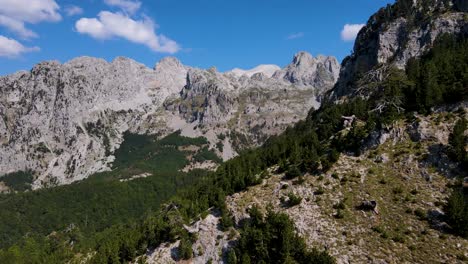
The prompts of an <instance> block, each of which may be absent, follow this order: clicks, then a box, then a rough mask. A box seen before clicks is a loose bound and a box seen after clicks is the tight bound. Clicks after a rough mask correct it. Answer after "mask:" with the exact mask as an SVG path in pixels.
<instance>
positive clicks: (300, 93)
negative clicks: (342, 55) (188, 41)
mask: <svg viewBox="0 0 468 264" xmlns="http://www.w3.org/2000/svg"><path fill="white" fill-rule="evenodd" d="M339 67H340V66H339V64H338V62H337V61H336V59H335V58H333V57H325V56H318V57H316V58H314V57H312V56H311V55H310V54H308V53H305V52H299V53H298V54H296V55H295V56H294V58H293V61H292V62H291V64H289V65H288V66H286V67H285V68H284V69H279V67H273V68H272V67H271V66H270V67H260V68H258V69H257V70H253V72H252V74H249V73H248V72H245V73H243V72H239V71H235V72H226V73H220V72H218V71H217V70H216V69H215V68H212V69H209V70H202V69H197V68H192V67H189V66H185V65H183V64H182V63H181V62H180V61H178V60H177V59H175V58H171V57H168V58H164V59H162V60H161V61H160V62H159V63H158V64H157V65H156V66H155V68H154V69H149V68H147V67H146V66H144V65H142V64H139V63H137V62H135V61H133V60H131V59H128V58H123V57H119V58H116V59H115V60H114V61H112V62H110V63H109V62H106V61H104V60H102V59H97V58H90V57H81V58H76V59H73V60H71V61H69V62H66V63H64V64H60V63H58V62H56V61H49V62H42V63H39V64H37V65H36V66H34V68H33V69H32V70H31V71H29V72H26V71H22V72H18V73H15V74H12V75H9V76H5V77H1V78H0V91H1V93H0V115H1V116H2V119H0V143H1V144H0V175H3V174H7V173H13V172H18V171H20V170H21V171H29V172H31V174H32V187H33V188H34V189H37V188H41V187H47V186H56V185H61V184H68V183H71V182H74V181H77V180H81V179H84V178H87V177H88V176H89V175H92V174H93V173H96V172H103V171H108V170H109V169H110V167H111V166H112V163H113V160H114V155H113V154H114V152H115V151H116V150H117V149H118V148H119V146H120V144H121V143H122V141H123V139H124V138H123V135H124V133H125V132H129V133H134V134H140V135H157V136H159V138H162V137H163V136H166V135H168V134H170V133H173V132H175V131H177V130H181V133H182V135H184V136H189V137H200V136H201V137H205V138H207V139H208V141H209V149H210V150H212V151H213V152H215V153H216V154H217V155H218V156H219V157H220V158H222V159H224V160H227V159H229V158H232V157H234V156H235V155H237V153H238V152H240V151H241V150H243V149H245V148H249V147H254V146H258V145H259V144H261V143H263V142H264V141H265V140H266V139H267V138H268V136H270V135H275V134H278V133H281V132H282V131H284V129H285V128H286V127H287V126H288V125H290V124H292V123H294V122H297V121H298V120H300V119H302V118H304V117H305V116H306V114H307V110H308V109H309V108H310V107H315V108H317V107H319V105H320V101H321V98H322V95H323V94H324V93H325V92H326V91H328V90H330V89H331V88H332V87H333V85H334V83H335V82H336V80H337V77H338V74H339ZM267 74H268V75H267ZM4 183H5V182H4ZM6 185H7V186H6V187H8V184H6Z"/></svg>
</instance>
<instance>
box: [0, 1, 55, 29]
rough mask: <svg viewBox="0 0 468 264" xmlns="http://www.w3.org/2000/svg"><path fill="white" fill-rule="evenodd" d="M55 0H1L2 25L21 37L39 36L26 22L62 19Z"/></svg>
mask: <svg viewBox="0 0 468 264" xmlns="http://www.w3.org/2000/svg"><path fill="white" fill-rule="evenodd" d="M59 8H60V7H59V5H58V4H57V3H56V2H55V1H54V0H0V26H3V27H6V28H8V29H9V30H10V31H12V32H14V33H16V34H17V35H19V36H20V37H21V38H31V37H37V35H36V34H35V33H34V32H33V31H31V30H29V29H27V28H26V27H25V23H31V24H36V23H39V22H43V21H48V22H56V21H59V20H61V19H62V17H61V16H60V14H59V13H58V10H59Z"/></svg>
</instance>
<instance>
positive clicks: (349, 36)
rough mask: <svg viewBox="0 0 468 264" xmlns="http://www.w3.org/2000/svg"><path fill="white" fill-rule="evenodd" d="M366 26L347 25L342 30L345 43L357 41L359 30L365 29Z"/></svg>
mask: <svg viewBox="0 0 468 264" xmlns="http://www.w3.org/2000/svg"><path fill="white" fill-rule="evenodd" d="M364 26H365V24H346V25H344V27H343V30H341V39H342V40H344V41H354V39H356V36H357V34H358V33H359V30H361V28H363V27H364Z"/></svg>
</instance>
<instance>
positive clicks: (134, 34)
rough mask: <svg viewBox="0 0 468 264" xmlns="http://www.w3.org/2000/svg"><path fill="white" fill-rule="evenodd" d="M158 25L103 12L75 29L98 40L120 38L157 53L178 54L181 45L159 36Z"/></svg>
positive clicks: (146, 18)
mask: <svg viewBox="0 0 468 264" xmlns="http://www.w3.org/2000/svg"><path fill="white" fill-rule="evenodd" d="M156 27H157V25H155V24H154V22H153V21H152V20H151V19H150V18H148V17H144V18H143V20H133V19H132V18H130V17H128V16H127V15H125V14H122V13H112V12H109V11H101V12H100V13H99V14H98V17H97V18H81V19H80V20H78V21H77V22H76V24H75V28H76V30H77V31H78V32H80V33H82V34H88V35H90V36H92V37H93V38H96V39H101V40H104V39H110V38H113V37H119V38H123V39H126V40H129V41H131V42H134V43H138V44H143V45H146V46H147V47H149V48H150V49H151V50H153V51H156V52H165V53H176V52H178V51H179V50H180V47H179V45H178V44H177V43H176V42H175V41H173V40H171V39H169V38H167V37H166V36H164V35H157V34H156V32H155V28H156Z"/></svg>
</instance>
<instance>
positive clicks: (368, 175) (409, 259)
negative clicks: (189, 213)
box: [144, 103, 468, 263]
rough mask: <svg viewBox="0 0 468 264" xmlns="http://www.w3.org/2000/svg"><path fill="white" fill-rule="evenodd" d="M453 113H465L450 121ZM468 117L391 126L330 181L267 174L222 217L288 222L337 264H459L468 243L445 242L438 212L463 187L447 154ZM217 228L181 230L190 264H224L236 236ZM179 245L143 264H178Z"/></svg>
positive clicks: (232, 199)
mask: <svg viewBox="0 0 468 264" xmlns="http://www.w3.org/2000/svg"><path fill="white" fill-rule="evenodd" d="M459 107H462V108H464V110H465V112H464V113H462V112H460V111H459V112H458V113H454V111H453V110H455V109H459ZM467 110H468V105H467V104H466V103H464V104H462V105H457V106H453V107H452V108H449V109H445V110H440V111H438V112H437V113H434V114H432V115H430V116H419V115H418V116H416V117H415V119H414V121H412V122H407V121H400V122H397V123H395V124H394V125H393V126H391V127H388V128H387V129H384V130H382V131H380V132H379V136H378V137H377V138H376V139H375V140H372V141H373V142H369V143H370V145H373V147H372V148H368V149H366V150H364V151H363V152H362V153H361V155H360V156H359V157H356V156H355V155H353V154H343V155H341V157H340V159H339V160H338V161H337V162H336V163H335V164H334V165H333V166H332V167H331V169H330V170H329V171H328V172H326V173H323V174H318V175H317V174H315V175H314V174H306V175H304V177H303V181H302V182H301V181H298V179H297V178H296V179H292V180H289V179H285V174H284V173H278V172H277V171H278V167H277V166H275V167H271V168H269V169H268V174H269V176H268V177H267V179H265V180H263V181H262V183H261V184H259V185H256V186H253V187H250V188H248V189H247V190H246V191H243V192H240V193H236V194H234V195H232V196H228V197H227V199H226V204H227V206H228V209H229V211H230V212H231V214H232V215H233V217H234V219H235V222H236V223H237V224H239V225H242V222H243V221H245V220H246V219H248V218H249V214H248V211H249V209H250V208H252V207H254V206H256V207H259V208H260V209H261V210H263V212H266V211H267V208H269V209H273V210H274V211H277V212H284V213H286V214H288V215H289V217H290V218H291V219H292V220H294V222H295V225H296V229H297V231H298V232H299V234H300V235H301V236H302V237H304V238H305V239H306V241H307V243H308V245H309V246H310V247H312V246H313V247H318V248H321V249H327V250H328V252H329V253H330V254H331V255H333V256H334V257H335V258H336V260H337V262H338V263H432V262H439V261H440V262H444V263H464V262H463V261H464V260H466V259H467V258H468V253H467V251H466V249H467V248H468V241H467V240H466V239H463V238H461V237H457V236H455V235H453V234H451V233H450V232H449V226H448V225H447V223H445V222H444V220H443V219H444V212H443V209H442V207H443V204H445V201H446V199H447V197H448V196H449V194H450V193H451V190H450V189H451V186H452V185H454V184H459V182H458V181H457V180H456V178H454V177H451V176H450V175H460V173H462V172H461V171H460V170H459V169H460V168H459V167H458V166H457V164H456V163H454V162H453V161H451V160H450V159H449V158H448V157H447V154H446V153H447V152H446V151H445V149H447V148H448V146H447V144H448V138H449V134H450V133H451V131H452V130H453V125H454V124H455V123H456V121H457V120H460V119H461V118H465V119H466V118H468V111H467ZM348 131H349V128H347V129H345V130H344V131H342V132H348ZM448 175H449V177H447V176H448ZM291 193H293V194H294V195H296V196H297V197H300V198H301V201H300V203H299V204H298V205H294V206H291V205H289V204H288V199H289V198H288V196H289V195H290V194H291ZM363 201H376V203H377V207H376V209H375V210H374V211H373V210H367V209H365V208H362V207H361V205H362V203H363ZM220 220H221V218H220V216H219V213H218V212H216V211H212V212H211V213H210V214H209V215H208V216H207V217H206V218H204V219H199V220H198V221H196V222H195V223H194V224H193V225H192V226H185V228H186V229H187V230H188V231H189V232H191V233H196V234H197V238H198V239H197V241H196V242H194V243H193V245H192V250H193V252H194V256H193V258H192V259H191V263H206V262H209V261H210V260H211V261H213V262H215V263H225V261H226V259H225V256H226V252H228V251H229V249H230V248H231V247H232V246H233V245H235V243H236V242H235V241H236V239H238V236H239V234H238V231H236V230H234V229H230V230H227V231H222V229H220V225H219V222H220ZM179 243H180V241H176V242H174V243H168V244H163V245H161V246H160V247H158V248H156V249H153V250H151V251H149V252H148V254H147V255H146V256H144V257H145V259H146V262H147V263H176V262H178V261H177V260H178V259H179V256H178V253H177V252H178V246H179ZM436 260H437V261H436Z"/></svg>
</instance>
